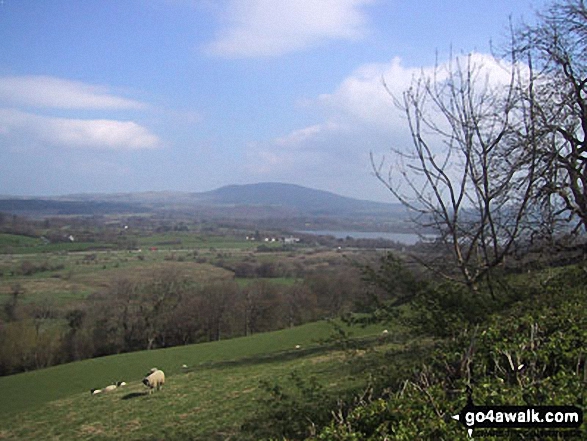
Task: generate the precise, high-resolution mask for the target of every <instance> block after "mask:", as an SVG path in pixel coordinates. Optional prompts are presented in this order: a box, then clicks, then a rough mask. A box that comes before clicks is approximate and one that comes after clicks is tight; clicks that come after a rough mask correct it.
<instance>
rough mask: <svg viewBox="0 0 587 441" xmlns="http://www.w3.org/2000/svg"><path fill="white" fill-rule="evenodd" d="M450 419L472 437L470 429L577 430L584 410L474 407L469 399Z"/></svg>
mask: <svg viewBox="0 0 587 441" xmlns="http://www.w3.org/2000/svg"><path fill="white" fill-rule="evenodd" d="M452 418H453V419H454V420H457V421H459V422H460V423H461V424H463V425H464V426H465V428H466V429H467V432H468V434H469V436H473V429H496V430H504V429H505V430H509V429H545V430H549V431H550V430H561V429H579V427H580V426H581V424H582V423H583V411H582V410H581V409H580V408H578V407H576V406H475V405H474V404H473V402H472V400H469V402H468V403H467V405H466V406H465V407H464V408H463V409H462V410H461V411H460V412H459V413H458V414H456V415H453V416H452ZM573 432H574V431H573ZM557 433H558V432H557ZM560 433H561V434H563V436H564V432H560ZM570 433H571V432H569V434H570ZM496 434H497V433H496Z"/></svg>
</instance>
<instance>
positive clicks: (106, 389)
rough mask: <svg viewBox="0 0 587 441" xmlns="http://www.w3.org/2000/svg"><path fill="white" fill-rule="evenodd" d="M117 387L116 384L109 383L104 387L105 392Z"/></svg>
mask: <svg viewBox="0 0 587 441" xmlns="http://www.w3.org/2000/svg"><path fill="white" fill-rule="evenodd" d="M116 388H117V386H116V384H109V385H108V386H106V387H105V388H104V392H112V391H113V390H114V389H116Z"/></svg>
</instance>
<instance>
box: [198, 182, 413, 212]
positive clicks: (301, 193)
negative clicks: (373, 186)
mask: <svg viewBox="0 0 587 441" xmlns="http://www.w3.org/2000/svg"><path fill="white" fill-rule="evenodd" d="M192 197H193V199H194V201H195V202H197V203H198V204H201V205H253V206H273V207H280V208H283V209H286V210H289V211H295V212H297V213H300V214H311V215H321V216H328V215H334V216H354V215H365V214H388V215H390V214H396V215H397V214H399V213H400V212H403V207H402V206H401V204H384V203H380V202H372V201H365V200H360V199H354V198H349V197H345V196H340V195H337V194H335V193H331V192H328V191H323V190H316V189H312V188H308V187H302V186H301V185H294V184H282V183H259V184H247V185H229V186H226V187H221V188H218V189H216V190H212V191H208V192H203V193H193V194H192Z"/></svg>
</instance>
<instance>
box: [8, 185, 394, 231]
mask: <svg viewBox="0 0 587 441" xmlns="http://www.w3.org/2000/svg"><path fill="white" fill-rule="evenodd" d="M0 212H6V213H14V214H23V215H28V216H33V217H41V216H51V215H99V214H115V213H120V214H124V213H132V214H140V213H154V212H172V213H180V214H184V215H189V216H196V217H198V216H199V217H203V218H215V219H222V218H230V219H275V220H279V219H284V220H289V219H292V218H297V219H302V218H303V219H308V218H322V219H333V220H336V219H353V220H356V221H358V222H360V221H362V220H366V219H369V220H374V219H386V220H399V219H403V218H405V210H404V208H403V207H402V205H401V204H385V203H380V202H373V201H365V200H360V199H354V198H349V197H345V196H340V195H337V194H335V193H331V192H328V191H323V190H316V189H312V188H308V187H303V186H300V185H293V184H283V183H259V184H247V185H229V186H226V187H221V188H218V189H216V190H212V191H206V192H197V193H190V192H173V191H161V192H153V191H151V192H140V193H113V194H75V195H65V196H58V197H43V198H40V197H39V198H34V197H33V198H23V197H18V198H17V197H8V198H4V199H0Z"/></svg>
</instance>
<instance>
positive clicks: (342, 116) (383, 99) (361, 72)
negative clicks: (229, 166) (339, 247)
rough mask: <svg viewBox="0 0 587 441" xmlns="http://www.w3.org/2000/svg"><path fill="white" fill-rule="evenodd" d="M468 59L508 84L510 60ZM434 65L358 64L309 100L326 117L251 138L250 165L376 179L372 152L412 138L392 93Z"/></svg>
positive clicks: (258, 170) (264, 171) (490, 79)
mask: <svg viewBox="0 0 587 441" xmlns="http://www.w3.org/2000/svg"><path fill="white" fill-rule="evenodd" d="M470 60H471V62H472V63H473V64H474V65H476V66H478V67H479V69H480V70H479V75H480V77H479V79H480V83H479V84H480V85H483V84H484V80H485V78H487V84H488V86H489V87H492V86H497V85H500V84H502V85H503V84H507V81H508V80H509V73H508V65H507V63H505V64H500V63H498V62H497V61H496V60H495V59H494V58H493V57H492V56H490V55H486V54H478V53H473V54H471V56H470ZM438 68H439V71H438V75H437V77H436V78H437V80H439V81H442V80H444V79H445V78H446V72H447V68H448V64H447V63H443V64H440V65H439V66H438ZM433 71H434V66H426V67H423V68H414V67H406V66H404V65H403V64H402V61H401V60H400V59H399V58H394V59H393V60H391V61H390V62H389V63H371V64H366V65H364V66H361V67H359V68H358V69H356V70H355V71H354V72H352V73H351V74H350V75H349V76H348V77H347V78H346V79H344V80H343V81H342V82H341V83H340V84H339V85H338V86H337V87H336V88H335V89H334V92H332V93H329V94H322V95H319V96H318V97H317V98H316V99H314V100H312V101H307V102H306V103H305V107H313V108H318V109H320V110H321V111H322V112H323V114H324V121H323V122H318V123H317V124H313V125H309V126H307V127H304V128H301V129H297V130H294V131H292V132H290V133H289V134H287V135H285V136H282V137H277V138H274V139H272V140H267V141H265V142H256V143H251V144H249V146H248V150H247V164H248V167H247V169H248V170H249V172H251V173H252V174H254V175H257V176H258V177H262V178H264V179H267V178H268V177H274V178H275V179H279V178H280V177H283V176H290V177H291V178H292V180H295V178H296V176H304V177H305V179H321V180H323V181H324V182H326V181H330V182H340V177H341V176H345V177H350V176H356V177H357V178H356V179H357V180H356V181H355V182H359V181H360V179H361V178H360V176H364V179H365V180H370V179H373V181H375V179H374V178H372V177H370V173H371V172H372V170H371V166H370V160H369V152H371V151H372V152H374V154H375V155H376V157H377V158H381V157H382V156H383V155H388V154H389V152H390V148H398V149H402V148H409V147H410V146H411V144H412V139H411V135H410V132H409V129H408V125H407V121H406V118H405V116H404V114H403V112H402V111H401V110H400V109H398V108H397V107H396V106H395V105H394V100H393V98H392V96H391V95H390V93H391V94H392V95H393V96H395V97H396V98H398V99H401V97H402V94H403V92H404V91H405V90H407V89H408V88H409V87H410V85H411V84H412V80H413V79H414V78H418V77H419V76H420V75H421V74H424V75H431V74H432V73H433ZM384 83H385V84H384ZM318 177H319V178H318ZM349 179H350V178H349ZM349 194H350V192H349Z"/></svg>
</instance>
